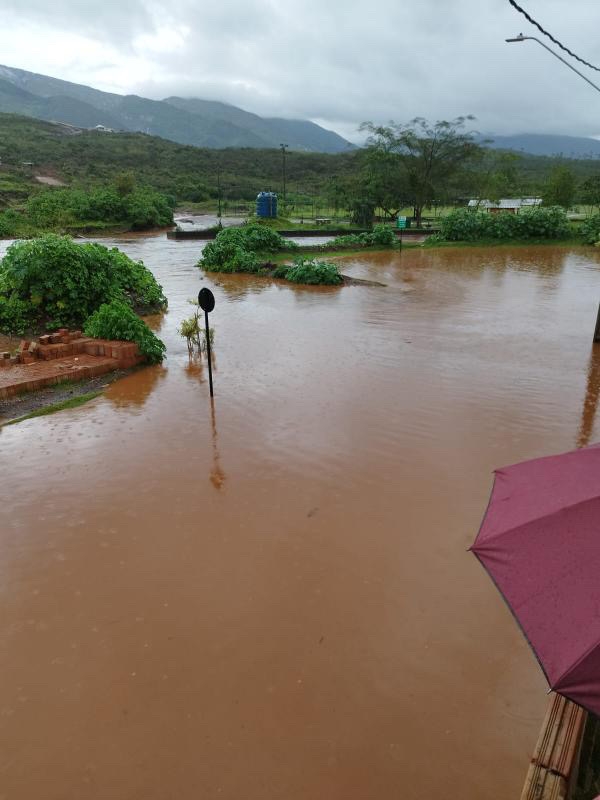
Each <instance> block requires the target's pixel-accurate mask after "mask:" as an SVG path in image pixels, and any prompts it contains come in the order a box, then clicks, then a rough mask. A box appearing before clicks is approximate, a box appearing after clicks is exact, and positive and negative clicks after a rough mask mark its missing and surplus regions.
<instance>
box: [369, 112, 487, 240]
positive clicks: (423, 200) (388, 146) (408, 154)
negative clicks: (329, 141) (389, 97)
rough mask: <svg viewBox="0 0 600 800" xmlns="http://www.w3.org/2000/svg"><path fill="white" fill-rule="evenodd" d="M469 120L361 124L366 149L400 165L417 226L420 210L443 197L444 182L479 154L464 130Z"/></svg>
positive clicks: (475, 144) (417, 118) (468, 133)
mask: <svg viewBox="0 0 600 800" xmlns="http://www.w3.org/2000/svg"><path fill="white" fill-rule="evenodd" d="M472 119H473V117H471V116H467V117H457V118H456V119H454V120H451V121H450V122H447V121H446V120H440V121H438V122H435V123H430V122H428V121H427V120H426V119H423V118H422V117H416V118H415V119H413V120H412V121H411V122H409V123H408V124H406V125H402V124H399V123H395V122H390V124H389V125H387V126H383V125H373V123H372V122H365V123H363V124H362V125H361V130H365V131H368V133H369V138H368V139H367V147H368V150H369V151H370V152H371V153H379V154H384V155H386V156H392V157H394V159H395V160H396V161H397V162H398V163H399V164H401V165H402V166H403V168H404V172H405V175H406V192H407V194H408V196H409V197H410V201H411V204H412V205H413V207H414V213H415V219H416V223H417V226H419V225H420V224H421V217H422V214H423V208H424V207H425V206H428V205H430V204H431V203H432V202H433V201H434V200H435V198H436V196H439V195H441V194H443V193H444V191H445V187H446V184H447V183H448V181H450V180H451V179H452V178H453V177H454V176H455V175H456V173H457V172H458V171H459V170H460V169H462V168H464V167H465V166H466V164H467V163H468V162H469V161H471V160H473V159H475V158H476V157H477V156H478V155H479V153H480V151H481V147H480V146H479V145H478V144H477V143H476V142H475V140H474V138H473V137H474V135H473V133H471V132H468V131H465V130H464V127H465V125H466V123H467V121H471V120H472ZM403 191H404V190H403Z"/></svg>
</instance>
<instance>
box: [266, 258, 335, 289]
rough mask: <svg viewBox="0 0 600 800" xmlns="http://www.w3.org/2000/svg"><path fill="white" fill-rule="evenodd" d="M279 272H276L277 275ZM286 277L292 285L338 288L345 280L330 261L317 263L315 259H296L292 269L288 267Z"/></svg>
mask: <svg viewBox="0 0 600 800" xmlns="http://www.w3.org/2000/svg"><path fill="white" fill-rule="evenodd" d="M278 271H279V270H276V271H275V272H276V273H277V272H278ZM278 277H284V278H285V279H286V280H287V281H291V282H292V283H305V284H308V285H311V286H312V285H322V286H336V285H338V284H340V283H342V281H343V278H342V276H341V275H340V273H339V271H338V268H337V267H336V265H335V264H332V263H331V262H330V261H317V259H315V258H296V259H294V263H293V265H292V266H291V267H287V269H286V272H285V275H281V274H280V275H279V276H278Z"/></svg>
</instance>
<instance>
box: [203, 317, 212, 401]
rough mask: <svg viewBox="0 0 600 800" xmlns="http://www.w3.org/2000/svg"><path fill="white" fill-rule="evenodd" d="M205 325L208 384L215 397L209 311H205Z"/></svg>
mask: <svg viewBox="0 0 600 800" xmlns="http://www.w3.org/2000/svg"><path fill="white" fill-rule="evenodd" d="M204 325H205V326H206V355H207V356H208V385H209V386H210V396H211V397H214V393H213V382H212V356H211V352H210V328H209V327H208V311H206V310H205V311H204Z"/></svg>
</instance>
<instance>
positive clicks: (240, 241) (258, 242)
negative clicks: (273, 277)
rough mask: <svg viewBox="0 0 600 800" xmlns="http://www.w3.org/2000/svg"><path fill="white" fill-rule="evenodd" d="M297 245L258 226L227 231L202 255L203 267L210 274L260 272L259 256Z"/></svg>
mask: <svg viewBox="0 0 600 800" xmlns="http://www.w3.org/2000/svg"><path fill="white" fill-rule="evenodd" d="M297 247H298V246H297V245H296V244H295V242H290V241H288V240H287V239H284V238H283V236H280V234H278V233H277V231H274V230H272V229H271V228H268V227H263V226H262V225H259V224H257V223H252V224H250V225H242V226H240V227H239V228H224V229H223V230H222V231H220V232H219V233H218V234H217V237H216V239H215V240H214V242H209V244H207V245H206V247H205V248H204V250H203V252H202V258H201V259H200V262H199V265H200V266H201V267H203V269H206V270H208V271H209V272H257V271H258V270H259V269H260V263H259V259H258V258H257V256H256V254H257V253H276V252H278V251H280V250H294V249H297Z"/></svg>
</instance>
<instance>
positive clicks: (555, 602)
mask: <svg viewBox="0 0 600 800" xmlns="http://www.w3.org/2000/svg"><path fill="white" fill-rule="evenodd" d="M495 476H496V477H495V481H494V488H493V489H492V495H491V497H490V501H489V505H488V509H487V511H486V514H485V517H484V520H483V523H482V525H481V528H480V530H479V533H478V535H477V538H476V540H475V543H474V544H473V545H472V547H471V548H470V549H471V550H472V551H473V552H474V553H475V555H476V556H477V558H478V559H479V560H480V561H481V563H482V564H483V566H484V568H485V569H486V570H487V572H488V574H489V575H490V577H491V578H492V580H493V581H494V583H495V584H496V586H497V587H498V589H499V590H500V592H501V593H502V595H503V597H504V599H505V600H506V602H507V604H508V606H509V608H510V610H511V611H512V613H513V614H514V616H515V618H516V620H517V622H518V623H519V625H520V626H521V629H522V630H523V633H524V634H525V636H526V637H527V640H528V642H529V644H530V645H531V647H532V649H533V651H534V653H535V655H536V656H537V659H538V661H539V662H540V665H541V667H542V669H543V670H544V674H545V675H546V678H547V679H548V683H549V684H550V687H551V689H553V690H554V691H556V692H559V693H560V694H562V695H564V696H565V697H567V698H569V699H570V700H573V701H574V702H575V703H579V705H581V706H583V707H584V708H587V709H589V710H590V711H592V712H594V713H595V714H598V715H600V445H594V446H593V447H586V448H585V449H582V450H575V451H574V452H571V453H564V454H563V455H559V456H549V457H548V458H537V459H535V460H533V461H525V462H523V463H521V464H515V466H512V467H507V468H506V469H499V470H496V472H495Z"/></svg>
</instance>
